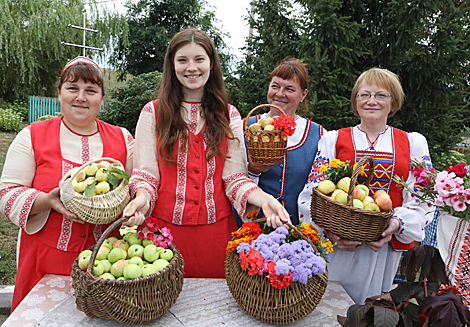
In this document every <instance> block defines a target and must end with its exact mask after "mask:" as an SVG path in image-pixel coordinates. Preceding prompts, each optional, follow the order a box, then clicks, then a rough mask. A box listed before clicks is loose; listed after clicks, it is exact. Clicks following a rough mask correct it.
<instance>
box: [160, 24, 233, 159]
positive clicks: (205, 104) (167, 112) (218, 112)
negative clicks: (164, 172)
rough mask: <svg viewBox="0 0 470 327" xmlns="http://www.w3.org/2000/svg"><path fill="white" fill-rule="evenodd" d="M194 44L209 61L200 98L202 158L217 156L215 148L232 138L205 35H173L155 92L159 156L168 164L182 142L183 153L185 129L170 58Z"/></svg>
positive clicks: (225, 99) (179, 91)
mask: <svg viewBox="0 0 470 327" xmlns="http://www.w3.org/2000/svg"><path fill="white" fill-rule="evenodd" d="M193 42H194V43H196V44H198V45H200V46H201V47H203V48H204V50H205V51H206V53H207V55H208V57H209V59H210V67H211V70H210V75H209V79H208V80H207V82H206V84H205V86H204V94H203V96H202V104H201V109H202V112H201V116H202V117H203V118H205V120H206V125H205V127H204V131H203V133H205V135H206V136H207V140H208V141H207V148H206V159H207V160H210V159H211V158H213V157H214V156H215V155H216V154H221V155H223V156H224V157H227V156H226V155H225V154H224V153H222V152H221V150H220V148H219V145H220V144H221V143H222V142H223V140H224V138H225V137H227V138H229V139H231V140H233V139H235V137H234V136H233V132H232V130H231V129H230V116H229V110H228V96H227V93H226V92H225V86H224V80H223V76H222V66H221V64H220V59H219V56H218V54H217V51H216V49H215V46H214V43H213V42H212V40H211V39H210V38H209V36H208V35H207V34H206V33H205V32H204V31H201V30H198V29H186V30H183V31H181V32H179V33H177V34H176V35H175V36H173V38H172V39H171V41H170V44H169V45H168V48H167V51H166V54H165V61H164V63H163V76H162V79H161V82H160V89H159V91H158V99H159V102H158V121H157V126H156V132H157V136H158V138H159V144H160V147H159V149H158V152H159V155H160V157H162V158H163V159H165V160H166V161H168V162H174V160H173V149H174V147H175V145H176V144H177V142H178V141H179V140H182V142H181V146H180V148H179V149H178V151H185V150H186V146H187V142H188V133H187V131H188V130H189V126H187V124H186V122H185V120H184V119H183V116H182V111H181V102H182V100H183V99H184V93H183V86H182V85H181V83H180V82H179V80H178V78H177V77H176V74H175V65H174V59H175V54H176V52H177V51H178V50H179V49H180V48H181V47H183V46H185V45H187V44H190V43H193Z"/></svg>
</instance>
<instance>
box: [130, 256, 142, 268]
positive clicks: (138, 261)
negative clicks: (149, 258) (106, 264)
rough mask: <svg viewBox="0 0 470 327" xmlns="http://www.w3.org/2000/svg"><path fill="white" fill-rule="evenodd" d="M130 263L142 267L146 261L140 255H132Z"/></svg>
mask: <svg viewBox="0 0 470 327" xmlns="http://www.w3.org/2000/svg"><path fill="white" fill-rule="evenodd" d="M129 263H130V264H131V263H132V264H135V265H137V266H139V267H140V268H142V267H143V266H144V261H143V260H142V259H141V258H140V257H132V258H130V259H129Z"/></svg>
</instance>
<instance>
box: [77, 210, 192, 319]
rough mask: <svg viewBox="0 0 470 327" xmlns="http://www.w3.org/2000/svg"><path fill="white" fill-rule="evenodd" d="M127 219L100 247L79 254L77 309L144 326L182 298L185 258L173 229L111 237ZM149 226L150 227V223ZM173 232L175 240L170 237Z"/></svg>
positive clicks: (112, 228)
mask: <svg viewBox="0 0 470 327" xmlns="http://www.w3.org/2000/svg"><path fill="white" fill-rule="evenodd" d="M127 219H129V217H122V218H120V219H118V220H116V221H115V222H114V223H113V224H112V225H110V226H109V227H108V228H107V229H106V231H105V232H104V233H103V235H101V237H100V239H99V240H98V242H97V243H96V244H95V245H94V246H92V247H90V248H89V249H87V250H85V251H83V252H81V253H80V254H79V256H78V257H77V259H75V261H74V262H73V264H72V273H71V276H72V287H73V288H74V290H75V294H74V295H75V298H76V305H77V309H78V310H80V311H83V312H84V313H85V314H86V315H87V316H88V317H90V318H102V319H108V320H115V321H118V322H121V323H124V324H129V325H140V324H145V323H148V322H150V321H152V320H154V319H156V318H158V317H160V316H162V315H163V314H165V313H166V312H167V311H168V310H169V309H170V308H171V307H172V306H173V304H174V303H175V302H176V300H177V298H178V296H179V294H180V292H181V290H182V288H183V277H184V260H183V256H182V255H181V252H180V251H179V250H178V249H177V248H176V246H175V245H174V244H172V242H171V240H172V237H171V234H169V230H166V231H164V232H162V231H161V230H160V229H158V228H155V229H154V230H155V232H151V233H152V235H154V234H155V237H154V238H150V239H146V238H143V239H142V238H141V234H142V233H141V232H139V233H137V232H135V231H132V232H127V233H126V234H125V235H123V237H120V236H118V237H109V238H108V235H109V234H110V233H111V232H112V231H113V230H114V229H115V228H117V226H118V225H119V224H121V223H122V222H124V221H125V220H127ZM151 219H154V218H151ZM147 220H149V218H147ZM144 226H145V228H147V231H148V227H149V226H150V224H149V223H147V222H146V224H144V225H142V227H144ZM165 232H166V234H165ZM168 234H169V235H170V237H171V239H170V241H169V242H168V238H167V237H166V238H165V237H164V235H167V236H168ZM157 236H158V238H157ZM160 239H163V242H160ZM157 245H158V246H157ZM164 247H165V248H164Z"/></svg>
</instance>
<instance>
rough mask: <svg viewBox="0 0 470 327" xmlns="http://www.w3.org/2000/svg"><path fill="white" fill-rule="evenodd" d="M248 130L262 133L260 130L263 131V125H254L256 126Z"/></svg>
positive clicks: (251, 126)
mask: <svg viewBox="0 0 470 327" xmlns="http://www.w3.org/2000/svg"><path fill="white" fill-rule="evenodd" d="M258 122H259V121H258ZM248 129H249V130H250V131H260V130H262V129H263V126H261V124H259V123H254V124H251V125H250V127H248Z"/></svg>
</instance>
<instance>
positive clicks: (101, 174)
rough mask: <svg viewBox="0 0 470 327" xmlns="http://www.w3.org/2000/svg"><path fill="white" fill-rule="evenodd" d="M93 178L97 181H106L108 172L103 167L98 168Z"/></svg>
mask: <svg viewBox="0 0 470 327" xmlns="http://www.w3.org/2000/svg"><path fill="white" fill-rule="evenodd" d="M95 178H96V180H97V181H98V182H107V181H108V172H107V171H106V169H105V168H99V169H98V171H97V172H96V175H95Z"/></svg>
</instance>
